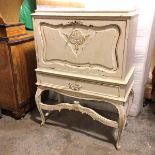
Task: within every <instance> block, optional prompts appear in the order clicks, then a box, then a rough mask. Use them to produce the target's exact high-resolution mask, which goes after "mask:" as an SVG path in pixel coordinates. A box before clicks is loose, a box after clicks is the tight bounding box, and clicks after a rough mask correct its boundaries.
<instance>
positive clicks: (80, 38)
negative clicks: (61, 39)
mask: <svg viewBox="0 0 155 155" xmlns="http://www.w3.org/2000/svg"><path fill="white" fill-rule="evenodd" d="M64 35H65V37H66V38H67V43H69V44H71V45H73V46H74V51H75V53H76V55H78V54H79V52H78V51H79V47H80V46H81V45H83V44H84V43H85V41H86V40H87V38H88V37H89V35H86V36H84V35H83V33H82V32H81V31H79V30H77V29H75V30H73V31H72V32H71V34H69V35H68V34H64Z"/></svg>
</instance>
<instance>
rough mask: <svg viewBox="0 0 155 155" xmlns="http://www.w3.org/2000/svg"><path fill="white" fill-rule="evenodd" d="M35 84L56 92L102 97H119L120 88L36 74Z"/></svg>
mask: <svg viewBox="0 0 155 155" xmlns="http://www.w3.org/2000/svg"><path fill="white" fill-rule="evenodd" d="M37 83H38V85H42V86H48V87H50V88H54V89H58V90H66V91H73V92H78V93H82V94H88V95H91V94H92V95H96V96H103V97H120V87H119V86H114V85H110V84H109V85H108V84H103V83H97V82H96V83H95V82H88V81H81V80H74V79H68V78H64V77H57V76H50V75H48V74H37Z"/></svg>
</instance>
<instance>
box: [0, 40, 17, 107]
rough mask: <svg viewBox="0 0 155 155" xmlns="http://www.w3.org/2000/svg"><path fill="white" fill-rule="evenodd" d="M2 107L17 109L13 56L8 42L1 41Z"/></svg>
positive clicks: (0, 100)
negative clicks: (12, 66) (12, 64)
mask: <svg viewBox="0 0 155 155" xmlns="http://www.w3.org/2000/svg"><path fill="white" fill-rule="evenodd" d="M0 59H1V60H0V88H1V89H0V107H1V108H3V109H7V110H16V108H17V100H16V95H15V88H14V82H13V73H12V68H11V63H10V61H11V58H10V52H9V48H8V44H7V43H6V42H0Z"/></svg>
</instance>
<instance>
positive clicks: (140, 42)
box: [130, 0, 155, 116]
mask: <svg viewBox="0 0 155 155" xmlns="http://www.w3.org/2000/svg"><path fill="white" fill-rule="evenodd" d="M151 2H152V3H151ZM136 3H137V8H138V10H139V17H138V27H137V38H136V46H135V75H134V81H135V83H134V88H133V89H134V92H135V98H134V102H133V105H132V107H131V110H130V115H131V116H136V115H137V114H138V113H139V112H140V110H141V108H142V105H143V95H144V88H145V87H144V86H145V83H146V78H147V76H148V70H149V64H150V59H151V53H152V48H153V44H154V38H155V35H154V34H155V29H152V28H153V27H152V25H153V22H154V8H155V5H154V3H153V1H151V0H150V1H148V0H141V1H140V0H137V1H136Z"/></svg>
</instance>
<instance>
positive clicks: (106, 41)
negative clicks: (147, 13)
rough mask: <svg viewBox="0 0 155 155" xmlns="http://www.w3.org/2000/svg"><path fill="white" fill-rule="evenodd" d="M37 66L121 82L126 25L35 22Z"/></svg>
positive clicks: (103, 22) (67, 21)
mask: <svg viewBox="0 0 155 155" xmlns="http://www.w3.org/2000/svg"><path fill="white" fill-rule="evenodd" d="M34 28H35V32H36V34H35V40H36V48H37V58H38V66H39V67H40V68H48V69H53V70H56V71H62V72H67V73H70V72H71V73H75V74H80V75H90V76H94V77H96V76H98V77H102V78H104V77H105V78H106V77H107V78H109V77H113V78H121V75H122V72H123V58H124V56H123V54H124V53H125V52H124V44H125V33H126V21H123V20H121V21H117V20H114V21H112V20H94V19H93V20H91V19H89V20H63V19H52V17H51V18H50V17H49V19H48V18H47V19H41V18H39V19H37V18H36V19H35V20H34Z"/></svg>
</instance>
